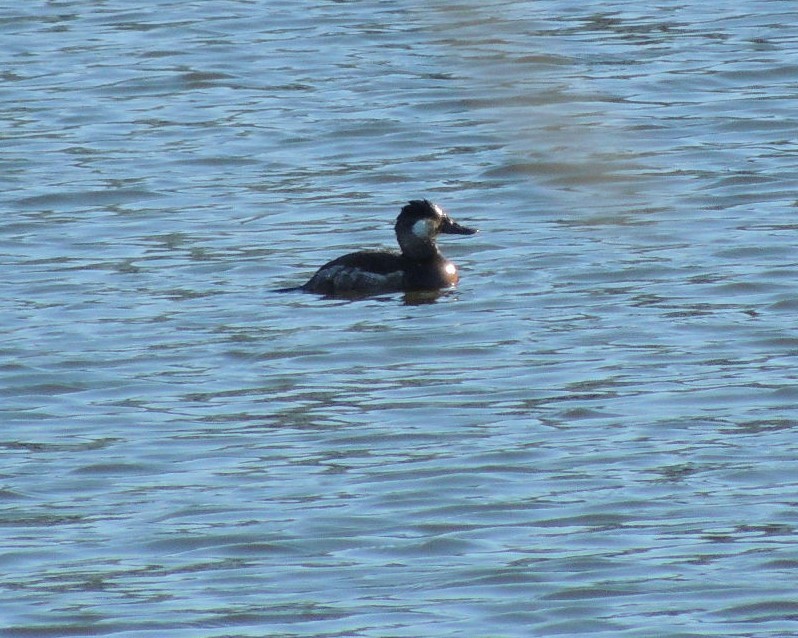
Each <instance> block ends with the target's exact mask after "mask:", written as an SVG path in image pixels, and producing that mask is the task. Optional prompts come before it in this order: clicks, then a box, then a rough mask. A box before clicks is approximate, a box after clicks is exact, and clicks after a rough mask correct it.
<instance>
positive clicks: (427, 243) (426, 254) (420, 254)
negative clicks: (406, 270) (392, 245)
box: [399, 236, 441, 261]
mask: <svg viewBox="0 0 798 638" xmlns="http://www.w3.org/2000/svg"><path fill="white" fill-rule="evenodd" d="M399 247H400V248H401V249H402V255H404V256H405V257H407V258H408V259H413V260H415V261H425V260H432V259H435V258H436V257H440V255H441V253H440V251H439V250H438V246H437V244H436V243H435V241H434V240H431V239H420V238H418V237H415V236H411V237H405V238H399Z"/></svg>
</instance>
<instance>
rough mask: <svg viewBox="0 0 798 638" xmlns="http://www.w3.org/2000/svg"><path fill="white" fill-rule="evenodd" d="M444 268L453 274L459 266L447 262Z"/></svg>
mask: <svg viewBox="0 0 798 638" xmlns="http://www.w3.org/2000/svg"><path fill="white" fill-rule="evenodd" d="M443 269H444V270H445V271H446V274H447V275H453V274H455V273H456V272H457V268H455V267H454V264H446V266H444V268H443Z"/></svg>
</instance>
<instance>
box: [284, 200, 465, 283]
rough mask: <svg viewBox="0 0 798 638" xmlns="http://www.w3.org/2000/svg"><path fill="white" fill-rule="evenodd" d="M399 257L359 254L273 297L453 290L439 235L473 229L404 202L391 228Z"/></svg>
mask: <svg viewBox="0 0 798 638" xmlns="http://www.w3.org/2000/svg"><path fill="white" fill-rule="evenodd" d="M394 231H395V232H396V240H397V242H398V243H399V248H400V251H398V252H397V251H393V250H363V251H358V252H353V253H348V254H346V255H342V256H341V257H338V258H337V259H333V260H332V261H329V262H327V263H326V264H324V265H323V266H322V267H321V268H319V269H318V270H317V271H316V273H315V274H314V275H313V276H312V277H311V278H310V279H309V280H308V281H307V282H306V283H304V284H302V285H301V286H295V287H290V288H280V289H278V290H277V291H276V292H310V293H316V294H320V295H325V296H328V297H340V296H367V295H374V294H383V293H391V292H406V293H407V292H426V291H437V290H442V289H445V288H452V287H454V286H455V285H456V284H457V282H458V281H459V274H458V272H457V267H456V266H455V265H454V264H453V263H452V262H451V261H449V260H448V259H446V258H445V257H444V256H443V255H442V254H441V252H440V250H439V249H438V244H437V242H436V239H437V238H438V235H440V234H447V235H473V234H475V233H476V232H477V229H475V228H470V227H468V226H463V225H461V224H459V223H457V222H456V221H454V220H453V219H452V218H451V217H449V215H448V214H447V213H445V212H444V210H443V209H442V208H441V207H440V206H438V204H435V203H433V202H431V201H429V200H428V199H416V200H412V201H410V202H408V203H407V204H406V205H405V206H404V207H403V208H402V210H401V212H400V213H399V216H398V217H397V218H396V223H395V225H394Z"/></svg>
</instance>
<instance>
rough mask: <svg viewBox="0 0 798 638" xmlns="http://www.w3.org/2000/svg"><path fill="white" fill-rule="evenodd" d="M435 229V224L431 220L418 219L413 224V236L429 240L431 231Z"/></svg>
mask: <svg viewBox="0 0 798 638" xmlns="http://www.w3.org/2000/svg"><path fill="white" fill-rule="evenodd" d="M434 228H435V222H433V221H432V220H431V219H419V220H418V221H417V222H416V223H415V224H413V228H412V230H413V234H414V235H415V236H416V237H418V238H419V239H429V237H430V236H431V235H432V230H433V229H434Z"/></svg>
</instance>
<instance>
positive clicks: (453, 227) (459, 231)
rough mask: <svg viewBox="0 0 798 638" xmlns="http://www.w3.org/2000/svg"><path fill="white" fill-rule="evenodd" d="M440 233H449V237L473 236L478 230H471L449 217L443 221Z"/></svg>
mask: <svg viewBox="0 0 798 638" xmlns="http://www.w3.org/2000/svg"><path fill="white" fill-rule="evenodd" d="M440 232H442V233H447V234H449V235H473V234H474V233H476V232H477V229H476V228H469V227H468V226H462V225H460V224H458V223H457V222H456V221H454V220H453V219H450V218H448V217H447V218H446V219H445V220H444V221H443V224H441V228H440Z"/></svg>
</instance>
